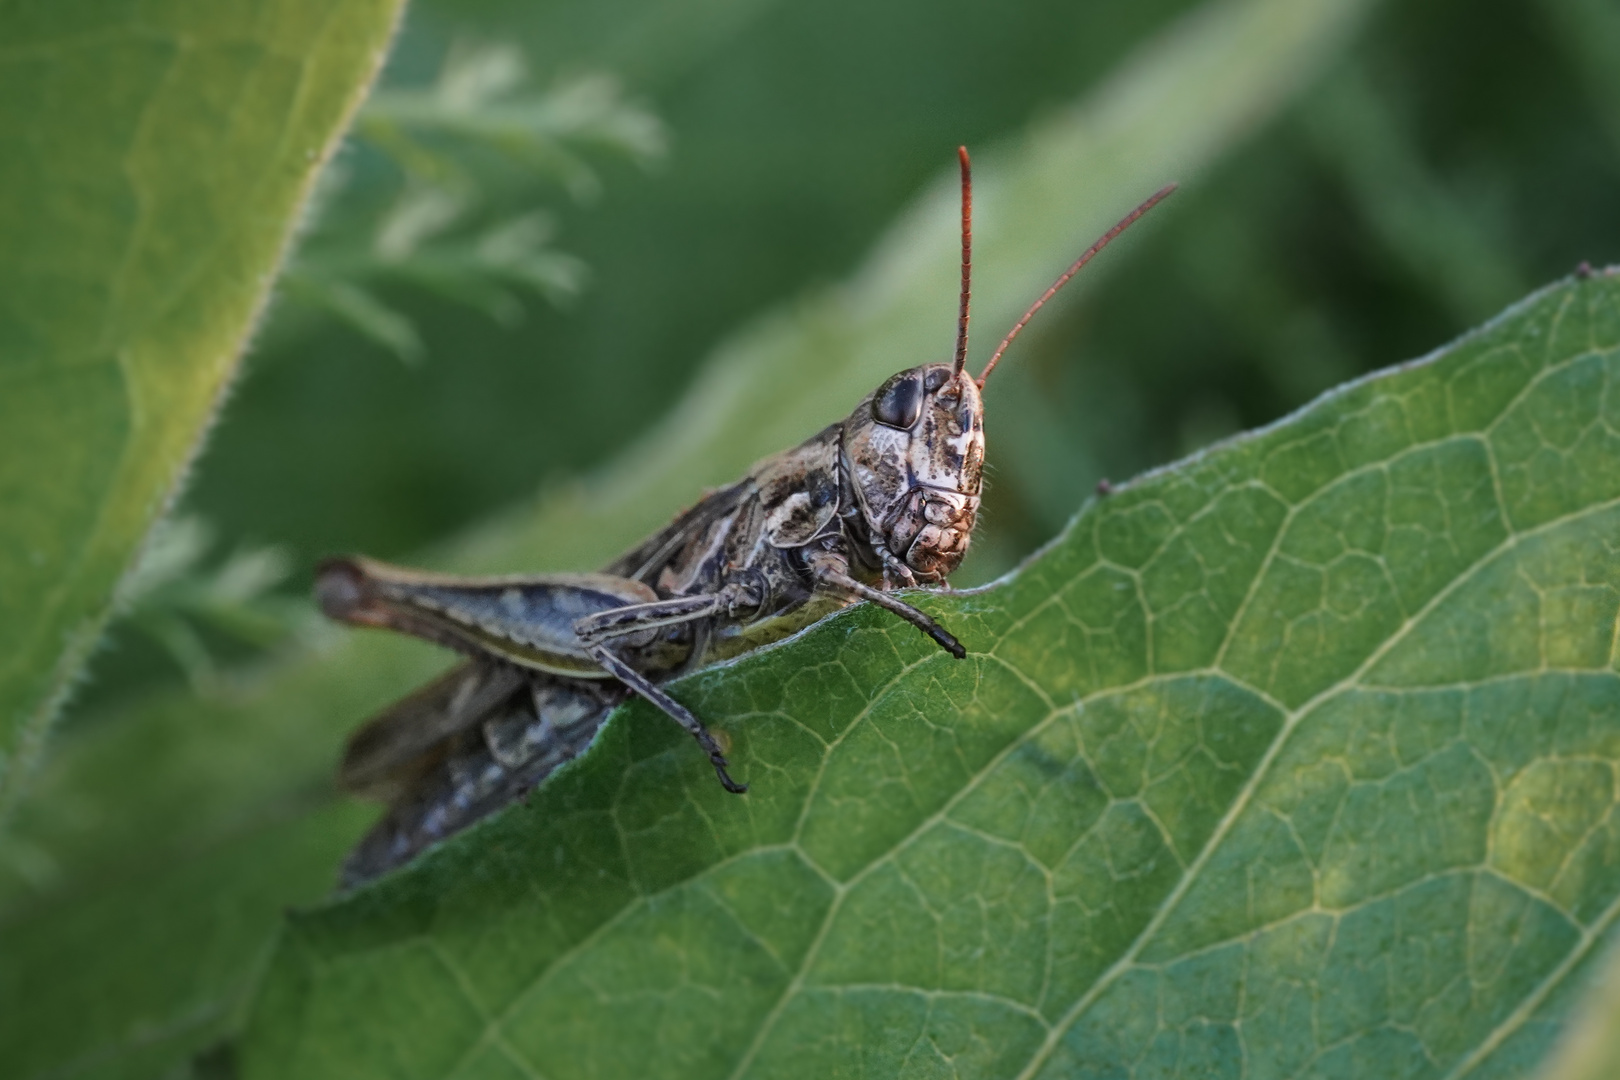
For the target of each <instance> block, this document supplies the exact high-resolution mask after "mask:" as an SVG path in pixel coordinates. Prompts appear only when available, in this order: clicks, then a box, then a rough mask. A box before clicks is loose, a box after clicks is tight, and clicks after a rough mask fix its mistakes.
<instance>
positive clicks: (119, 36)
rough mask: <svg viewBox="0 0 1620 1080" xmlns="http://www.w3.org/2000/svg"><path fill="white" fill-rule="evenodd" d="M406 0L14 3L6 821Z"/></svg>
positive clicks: (5, 63)
mask: <svg viewBox="0 0 1620 1080" xmlns="http://www.w3.org/2000/svg"><path fill="white" fill-rule="evenodd" d="M399 7H400V0H341V2H338V3H334V4H331V5H328V6H326V7H325V8H324V9H323V10H321V11H319V12H317V11H315V10H314V9H312V8H311V7H309V6H308V5H306V4H303V3H301V2H300V0H270V2H266V3H263V4H261V5H258V10H256V11H254V10H247V9H244V8H242V7H234V8H229V9H225V8H221V7H219V6H218V5H215V4H211V3H208V2H207V0H177V2H175V3H171V4H165V5H157V6H155V7H153V8H152V9H151V10H136V9H135V8H134V7H132V6H129V5H121V6H117V7H113V8H108V9H107V10H101V11H96V12H91V11H89V10H88V9H84V8H80V7H77V6H75V5H62V4H50V5H36V4H28V3H18V2H8V3H3V4H0V508H3V509H0V605H3V607H0V821H3V820H4V818H5V817H6V816H7V814H8V813H9V811H10V809H11V807H12V805H13V804H14V803H15V802H16V799H17V798H18V795H19V793H20V792H21V791H22V789H23V786H24V784H25V783H26V781H27V778H28V777H29V775H30V774H31V773H32V772H33V770H34V768H35V766H36V765H37V764H38V759H39V755H40V752H41V750H42V748H43V746H44V743H45V737H46V733H47V730H48V729H49V727H50V726H51V723H52V721H53V720H54V718H55V716H56V713H57V712H58V710H59V708H60V706H61V704H62V702H63V700H64V699H65V698H66V696H67V694H68V690H69V688H70V687H71V685H72V684H73V681H74V679H75V678H76V677H77V676H78V674H79V672H80V669H81V668H82V666H83V664H84V661H85V659H86V657H87V656H88V654H89V652H90V650H91V649H92V648H93V647H94V645H95V643H96V642H97V640H98V639H99V638H100V636H101V633H102V630H103V628H104V626H105V623H106V620H107V617H108V615H109V614H110V612H111V611H112V608H113V600H114V595H115V593H116V590H117V588H118V583H119V581H120V579H121V578H122V576H123V575H124V573H125V571H126V570H127V569H128V568H129V565H130V563H131V562H132V561H133V559H134V557H135V552H136V548H137V546H138V545H139V544H140V542H141V539H142V538H143V537H144V536H145V535H146V533H147V531H148V530H149V529H150V528H151V526H152V523H153V522H154V521H155V520H156V518H157V517H158V515H159V514H160V513H161V512H162V511H163V510H164V509H165V508H166V507H167V506H168V503H169V500H170V499H171V498H172V497H173V495H174V492H175V490H176V488H177V486H178V484H179V481H180V479H181V477H182V475H183V473H184V472H185V469H186V467H187V465H188V464H189V463H190V461H191V458H192V456H193V454H194V453H195V450H196V447H197V444H198V441H199V439H200V438H201V435H202V433H203V430H204V429H205V428H206V427H207V425H208V423H209V421H210V420H211V419H212V417H213V414H214V409H215V406H216V405H217V403H218V401H219V399H220V396H221V394H222V393H223V390H224V387H225V386H226V384H227V383H228V382H229V381H230V379H231V378H232V376H233V375H234V374H235V372H236V366H237V365H236V361H237V358H238V357H239V355H240V354H241V351H242V348H243V343H244V339H245V338H246V336H247V334H248V331H249V330H250V328H251V326H252V324H253V321H254V319H255V318H256V317H257V315H258V313H259V311H260V309H261V308H262V306H263V303H264V300H265V297H266V295H267V293H268V290H269V286H270V283H271V281H272V280H273V278H274V276H275V274H276V271H277V270H278V268H279V266H280V263H281V260H282V256H283V254H284V253H285V251H286V249H287V247H288V244H289V242H290V240H291V236H292V233H293V226H294V223H295V222H296V220H297V217H298V214H299V212H300V210H301V208H302V206H303V203H304V201H305V200H306V199H307V197H308V195H309V193H310V189H311V187H312V186H313V184H314V181H315V177H316V174H317V173H318V172H319V170H320V168H321V167H322V165H323V164H324V163H325V161H326V160H327V158H328V157H329V155H330V153H331V150H332V148H333V146H334V145H335V143H336V141H337V139H338V138H339V137H340V136H341V135H342V132H343V130H344V127H345V126H346V125H347V123H348V121H349V119H350V117H351V116H352V114H353V111H354V109H355V108H356V107H357V106H358V105H359V103H360V100H361V99H362V98H363V96H364V94H365V92H366V90H367V88H368V87H369V86H370V83H371V80H372V77H373V76H374V75H375V74H376V72H377V70H378V68H379V67H380V66H381V63H382V58H383V56H384V54H385V52H386V49H387V45H388V41H389V36H390V33H391V31H392V29H393V25H394V21H395V16H396V14H397V12H398V9H399Z"/></svg>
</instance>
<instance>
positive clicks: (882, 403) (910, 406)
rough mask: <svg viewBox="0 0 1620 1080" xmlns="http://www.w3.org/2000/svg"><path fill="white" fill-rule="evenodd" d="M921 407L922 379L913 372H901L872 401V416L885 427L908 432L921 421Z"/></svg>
mask: <svg viewBox="0 0 1620 1080" xmlns="http://www.w3.org/2000/svg"><path fill="white" fill-rule="evenodd" d="M922 407H923V388H922V379H920V378H918V376H917V374H916V373H915V372H909V371H908V372H902V373H901V374H899V375H896V376H895V377H894V378H892V379H890V380H889V383H888V385H887V386H885V387H884V388H883V389H882V390H879V391H878V393H877V396H876V397H874V398H873V399H872V416H873V417H874V418H875V419H876V420H877V422H878V423H880V424H883V425H885V426H887V427H892V428H899V429H900V430H902V431H910V430H911V429H912V428H914V427H916V426H917V421H918V420H919V419H921V417H922Z"/></svg>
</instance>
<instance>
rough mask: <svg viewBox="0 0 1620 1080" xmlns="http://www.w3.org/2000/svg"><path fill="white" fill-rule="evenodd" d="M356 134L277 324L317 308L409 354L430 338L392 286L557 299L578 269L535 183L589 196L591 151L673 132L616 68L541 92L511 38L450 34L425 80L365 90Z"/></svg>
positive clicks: (637, 153)
mask: <svg viewBox="0 0 1620 1080" xmlns="http://www.w3.org/2000/svg"><path fill="white" fill-rule="evenodd" d="M354 135H355V142H356V144H357V145H356V147H355V154H354V155H352V156H353V157H354V158H358V159H359V160H352V161H350V162H348V163H345V166H344V167H341V168H336V169H333V170H331V171H330V172H329V173H328V174H327V176H326V177H325V181H324V184H323V190H322V191H321V192H320V193H319V197H318V198H317V200H316V203H315V205H316V213H315V215H314V221H315V226H314V230H313V232H312V233H311V235H310V236H309V237H308V239H307V241H306V243H305V244H304V246H303V249H302V250H301V251H300V253H299V255H298V256H297V257H296V258H295V259H294V260H293V261H292V263H291V264H290V265H289V267H288V269H287V273H286V275H285V276H284V278H283V281H282V292H283V296H284V297H285V299H286V300H288V301H291V305H290V308H291V310H290V311H289V310H288V309H287V308H284V309H283V315H282V320H281V321H282V323H283V324H286V325H284V326H282V327H280V329H283V330H284V329H287V328H288V326H290V327H291V328H292V329H297V328H298V327H299V326H301V325H307V324H308V323H309V318H308V316H310V315H312V314H320V315H324V316H326V317H329V318H333V319H336V320H338V321H339V322H341V323H344V324H346V325H347V326H348V327H349V328H350V329H352V330H354V331H356V332H357V333H359V334H360V335H361V336H363V337H365V338H367V339H369V340H370V341H372V342H373V343H375V344H377V345H379V346H381V347H382V348H384V349H386V350H387V351H389V352H391V353H393V354H394V355H395V356H397V357H399V358H400V359H401V360H403V361H405V362H407V363H417V362H420V361H421V360H422V359H423V358H424V357H425V356H426V354H427V347H426V345H425V343H424V341H423V339H422V335H421V332H420V330H419V328H418V326H417V323H416V320H415V319H413V318H412V316H411V315H409V314H407V313H406V312H405V310H403V308H402V307H401V306H400V305H399V304H396V303H393V302H391V301H390V299H389V296H390V294H391V293H392V292H394V291H396V290H397V289H399V288H401V287H403V288H405V289H414V290H419V291H421V292H423V293H427V294H430V295H433V296H436V297H439V298H441V299H443V300H446V301H448V302H450V303H453V304H460V305H464V306H466V307H469V308H472V309H474V310H477V311H480V312H482V313H484V314H485V315H487V316H488V317H489V318H491V319H493V320H494V321H496V322H498V323H500V324H502V325H508V326H509V325H513V324H515V323H517V322H518V321H520V320H521V319H522V317H523V313H524V306H525V301H526V298H528V297H539V298H540V299H542V300H544V301H546V302H548V303H551V304H553V305H556V306H563V305H566V304H567V303H568V302H569V301H570V300H571V299H573V298H574V297H575V296H577V295H578V294H579V293H580V291H581V290H582V289H583V288H584V287H585V284H586V281H587V276H588V275H587V268H586V266H585V263H584V262H583V261H582V260H581V259H579V258H578V257H577V256H574V255H571V254H569V253H567V252H564V251H560V250H558V249H557V248H555V247H554V246H553V241H554V239H555V236H556V223H555V218H554V216H553V215H552V214H551V213H550V211H549V208H548V206H547V205H546V199H547V198H548V197H552V198H554V197H555V195H554V194H553V195H547V194H545V193H547V192H548V191H549V192H552V193H560V194H562V195H563V196H564V197H566V198H568V199H571V200H573V201H575V202H579V203H588V202H590V201H592V200H594V199H596V198H598V197H600V195H601V193H602V190H603V181H602V178H601V175H600V172H599V168H598V166H597V165H595V164H593V160H594V159H609V160H611V159H619V160H628V161H630V162H632V163H634V164H636V165H639V166H642V167H649V166H651V165H653V164H655V163H657V162H658V161H659V160H660V159H661V158H662V157H663V155H664V153H665V151H666V148H667V145H668V133H667V130H666V128H665V126H664V124H663V122H662V121H661V120H659V118H658V117H657V116H656V115H654V114H653V113H652V112H650V111H649V110H648V109H647V108H645V107H644V106H642V105H641V104H639V103H637V102H635V101H633V100H631V99H630V98H628V97H627V96H626V95H625V93H624V91H623V89H622V88H621V87H620V85H619V83H618V82H617V81H616V80H615V79H614V78H612V77H611V76H609V75H605V74H601V73H590V74H585V75H580V76H576V77H572V78H568V79H563V80H560V81H558V82H556V83H555V84H553V85H552V86H550V87H549V88H546V89H536V88H534V87H533V86H531V85H530V82H529V77H528V72H527V65H526V63H525V60H524V56H523V52H522V51H521V50H520V49H518V48H517V47H516V46H514V45H510V44H501V43H472V42H468V41H459V42H457V43H455V44H453V45H452V46H451V47H450V49H449V51H448V53H447V55H446V57H445V60H444V63H443V65H442V66H441V68H440V71H439V74H438V77H437V79H435V80H434V82H433V83H432V84H431V85H429V86H426V87H421V88H399V89H392V90H383V91H380V92H378V93H377V94H375V95H374V96H373V97H372V98H371V100H370V101H368V102H367V104H366V105H365V107H364V108H363V109H362V110H361V113H360V115H359V117H358V119H357V121H356V124H355V129H354ZM362 174H365V175H362ZM379 188H381V189H383V190H385V191H386V192H387V194H385V195H384V196H383V197H382V198H380V199H378V198H377V197H376V196H377V192H378V189H379Z"/></svg>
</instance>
